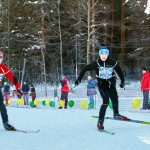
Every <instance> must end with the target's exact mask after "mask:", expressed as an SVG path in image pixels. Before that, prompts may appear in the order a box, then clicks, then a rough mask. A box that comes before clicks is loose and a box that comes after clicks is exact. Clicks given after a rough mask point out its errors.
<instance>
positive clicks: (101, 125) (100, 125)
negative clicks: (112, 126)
mask: <svg viewBox="0 0 150 150" xmlns="http://www.w3.org/2000/svg"><path fill="white" fill-rule="evenodd" d="M103 122H104V121H103V120H98V122H97V128H98V130H104V126H103Z"/></svg>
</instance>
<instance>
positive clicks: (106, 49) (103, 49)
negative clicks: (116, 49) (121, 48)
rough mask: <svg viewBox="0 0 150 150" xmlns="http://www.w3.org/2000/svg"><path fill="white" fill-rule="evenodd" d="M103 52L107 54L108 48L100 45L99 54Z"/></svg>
mask: <svg viewBox="0 0 150 150" xmlns="http://www.w3.org/2000/svg"><path fill="white" fill-rule="evenodd" d="M103 53H105V54H107V55H109V49H108V48H107V47H101V48H100V50H99V56H100V55H101V54H103Z"/></svg>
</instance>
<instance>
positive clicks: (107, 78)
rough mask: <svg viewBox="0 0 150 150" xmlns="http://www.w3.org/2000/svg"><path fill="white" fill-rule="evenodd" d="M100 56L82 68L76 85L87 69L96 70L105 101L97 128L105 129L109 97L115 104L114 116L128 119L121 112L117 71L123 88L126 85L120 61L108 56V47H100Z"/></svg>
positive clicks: (99, 87) (100, 90)
mask: <svg viewBox="0 0 150 150" xmlns="http://www.w3.org/2000/svg"><path fill="white" fill-rule="evenodd" d="M99 56H100V58H99V59H98V60H96V61H93V62H92V63H90V64H88V65H87V66H85V67H84V68H83V69H82V70H81V72H80V74H79V77H78V79H76V81H75V85H78V84H79V83H80V82H81V80H82V77H83V76H84V74H85V73H86V72H87V71H91V70H94V71H95V72H96V77H97V80H98V89H99V92H100V94H101V97H102V100H103V103H102V105H101V108H100V111H99V118H98V123H97V128H98V129H102V130H103V129H104V126H103V123H104V116H105V113H106V109H107V107H108V105H109V98H110V99H111V101H112V104H113V113H114V118H116V119H121V120H126V119H127V117H125V116H122V115H120V114H119V109H118V107H119V105H118V94H117V90H116V77H115V72H116V73H117V74H118V76H119V77H120V80H121V83H120V87H121V88H123V87H124V85H125V84H124V75H123V72H122V70H121V68H120V66H119V65H118V63H117V62H116V61H115V60H113V59H111V58H109V57H108V56H109V50H108V48H107V47H101V48H100V50H99Z"/></svg>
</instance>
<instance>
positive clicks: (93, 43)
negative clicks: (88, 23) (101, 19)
mask: <svg viewBox="0 0 150 150" xmlns="http://www.w3.org/2000/svg"><path fill="white" fill-rule="evenodd" d="M94 60H95V0H92V61H94Z"/></svg>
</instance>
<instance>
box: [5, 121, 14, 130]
mask: <svg viewBox="0 0 150 150" xmlns="http://www.w3.org/2000/svg"><path fill="white" fill-rule="evenodd" d="M3 126H4V128H5V130H9V131H15V130H16V129H15V128H14V127H13V126H12V125H10V124H9V123H8V122H6V123H3Z"/></svg>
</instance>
